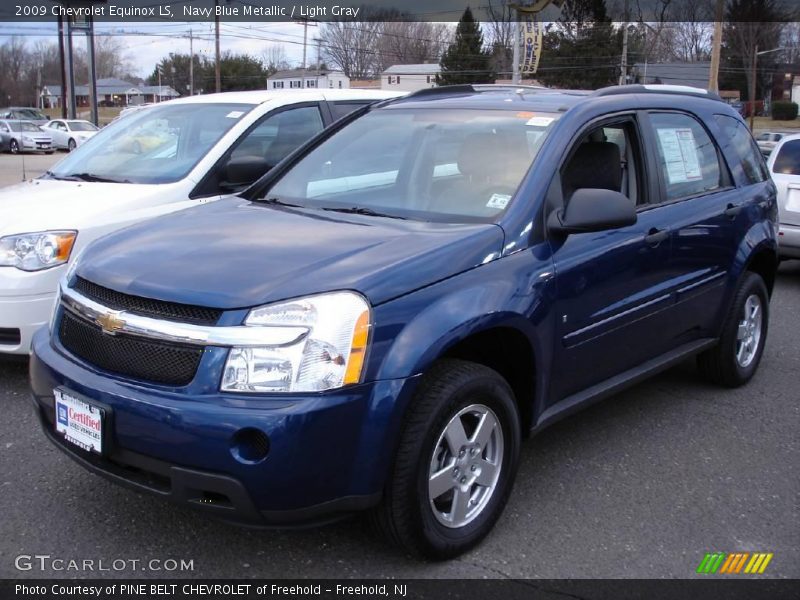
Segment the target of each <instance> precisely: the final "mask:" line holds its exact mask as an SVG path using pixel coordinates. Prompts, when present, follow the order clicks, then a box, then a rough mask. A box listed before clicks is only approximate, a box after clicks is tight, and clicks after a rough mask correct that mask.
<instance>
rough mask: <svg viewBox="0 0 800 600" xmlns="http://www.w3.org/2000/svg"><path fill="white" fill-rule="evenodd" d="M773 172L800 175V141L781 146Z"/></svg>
mask: <svg viewBox="0 0 800 600" xmlns="http://www.w3.org/2000/svg"><path fill="white" fill-rule="evenodd" d="M772 170H773V171H774V172H775V173H781V174H783V175H800V140H792V141H790V142H786V143H785V144H784V145H783V146H781V149H780V151H779V152H778V156H776V157H775V164H773V165H772Z"/></svg>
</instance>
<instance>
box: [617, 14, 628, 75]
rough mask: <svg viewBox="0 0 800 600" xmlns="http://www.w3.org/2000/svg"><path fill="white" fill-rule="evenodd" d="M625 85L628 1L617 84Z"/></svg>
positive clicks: (626, 73) (626, 72)
mask: <svg viewBox="0 0 800 600" xmlns="http://www.w3.org/2000/svg"><path fill="white" fill-rule="evenodd" d="M626 83H628V0H625V26H624V29H623V30H622V60H621V61H620V73H619V84H620V85H625V84H626Z"/></svg>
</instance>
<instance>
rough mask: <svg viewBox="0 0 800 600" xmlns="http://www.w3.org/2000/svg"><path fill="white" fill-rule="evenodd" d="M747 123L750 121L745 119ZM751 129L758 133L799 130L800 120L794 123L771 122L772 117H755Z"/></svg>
mask: <svg viewBox="0 0 800 600" xmlns="http://www.w3.org/2000/svg"><path fill="white" fill-rule="evenodd" d="M746 121H747V122H748V123H749V122H750V120H749V119H746ZM753 129H754V130H756V129H757V130H760V131H772V130H781V129H800V119H795V120H794V121H773V120H772V117H755V119H753Z"/></svg>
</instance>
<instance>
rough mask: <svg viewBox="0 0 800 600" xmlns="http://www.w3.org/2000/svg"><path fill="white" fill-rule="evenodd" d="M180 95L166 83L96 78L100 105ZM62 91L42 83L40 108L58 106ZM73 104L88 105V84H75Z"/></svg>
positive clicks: (163, 99)
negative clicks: (147, 83)
mask: <svg viewBox="0 0 800 600" xmlns="http://www.w3.org/2000/svg"><path fill="white" fill-rule="evenodd" d="M178 96H180V94H179V93H178V92H176V91H175V90H174V89H173V88H171V87H170V86H168V85H162V86H160V87H159V86H157V85H134V84H132V83H130V82H128V81H124V80H122V79H113V78H111V79H98V80H97V103H98V104H99V105H100V106H128V105H131V104H144V103H146V102H164V101H165V100H172V99H173V98H177V97H178ZM61 102H62V93H61V86H60V85H44V86H42V89H41V91H40V92H39V105H40V106H41V108H58V107H60V106H61ZM75 104H76V105H77V106H81V107H85V106H89V86H88V85H76V86H75Z"/></svg>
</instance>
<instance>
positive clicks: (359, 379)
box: [30, 86, 777, 558]
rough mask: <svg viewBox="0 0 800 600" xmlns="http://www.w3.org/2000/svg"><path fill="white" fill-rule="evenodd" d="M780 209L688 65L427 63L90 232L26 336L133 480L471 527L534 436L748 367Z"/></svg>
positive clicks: (744, 132) (264, 507)
mask: <svg viewBox="0 0 800 600" xmlns="http://www.w3.org/2000/svg"><path fill="white" fill-rule="evenodd" d="M776 214H777V209H776V200H775V186H774V185H773V183H772V181H771V180H770V179H769V176H768V173H767V170H766V167H765V165H764V161H763V159H762V157H761V153H760V152H759V151H758V148H757V146H756V144H755V142H754V141H753V139H752V137H751V135H750V133H749V131H748V129H747V127H746V126H745V124H744V122H743V121H742V118H741V117H740V116H739V115H738V114H736V112H735V111H734V110H733V109H732V108H730V107H729V106H727V105H726V104H724V103H723V102H721V101H720V100H719V99H718V98H717V97H715V96H713V95H709V94H704V93H702V92H701V91H699V90H694V91H692V90H691V89H684V90H680V89H676V88H671V87H663V86H626V87H616V88H608V89H603V90H599V91H597V92H593V93H590V92H559V91H551V90H544V89H527V88H503V87H491V86H490V87H480V86H475V87H471V86H456V87H452V88H439V89H434V90H427V91H425V92H421V93H418V94H414V95H411V96H408V97H405V98H402V99H399V100H393V101H388V102H384V103H381V104H377V105H373V106H371V107H365V108H363V109H361V110H360V111H358V112H356V113H354V114H353V115H351V116H349V117H345V118H344V119H342V120H341V121H339V122H337V123H336V124H335V125H334V126H333V127H332V128H331V129H329V130H327V131H325V132H323V133H322V134H320V135H319V136H318V137H316V138H315V139H313V140H311V141H310V142H309V143H308V144H306V145H305V146H303V147H302V148H300V149H299V150H298V151H296V152H295V153H293V154H292V155H291V156H289V157H288V158H287V159H286V160H284V161H283V162H282V163H280V165H278V167H276V168H275V169H274V170H273V171H271V172H270V173H269V174H268V175H267V176H266V177H265V178H264V179H262V180H261V181H260V182H258V183H257V184H256V185H255V186H254V187H253V188H251V189H249V190H248V191H247V192H245V193H244V194H243V195H241V196H231V197H229V198H227V199H223V200H221V201H218V202H215V203H213V204H210V205H206V206H202V207H198V208H194V209H191V210H187V211H183V212H180V213H176V214H174V215H170V216H166V217H163V218H160V219H156V220H153V221H150V222H146V223H142V224H138V225H135V226H133V227H131V228H129V229H127V230H124V231H122V232H118V233H116V234H113V235H111V236H108V237H106V238H103V239H101V240H99V241H97V242H95V243H94V244H92V245H91V246H90V247H89V248H88V249H87V250H86V251H85V252H84V253H83V256H82V257H81V259H80V260H79V261H77V262H76V264H75V265H74V266H73V267H72V268H71V269H70V271H69V272H68V274H67V275H66V277H65V279H64V281H63V282H62V284H61V289H60V299H59V301H58V305H57V308H56V311H55V313H54V315H53V319H52V322H51V324H50V327H49V330H47V329H45V330H42V331H40V332H39V333H38V335H37V337H36V339H35V342H34V354H33V357H32V359H31V363H30V373H31V385H32V389H33V394H34V397H35V405H36V409H37V412H38V415H39V418H40V420H41V423H42V426H43V429H44V432H45V434H46V435H47V437H48V438H49V439H50V440H51V441H52V442H53V443H54V444H55V445H56V446H58V447H59V448H60V449H62V450H63V451H64V452H66V453H67V454H68V455H69V456H71V457H72V458H73V459H75V460H76V461H77V462H78V463H80V464H81V465H83V466H84V467H86V468H87V469H89V470H91V471H94V472H96V473H99V474H101V475H103V476H105V477H107V478H109V479H111V480H112V481H116V482H119V483H122V484H125V485H128V486H130V487H132V488H134V489H136V490H141V491H147V492H152V493H155V494H158V495H160V496H162V497H164V498H168V499H170V500H173V501H175V502H179V503H182V504H185V505H188V506H192V507H195V508H197V509H200V510H203V511H205V512H206V513H207V514H209V515H214V516H216V517H218V518H221V519H225V520H229V521H238V522H248V523H257V524H264V525H279V526H283V525H289V524H297V523H303V524H308V523H314V522H321V521H326V520H330V519H333V518H337V517H339V516H342V515H345V514H348V513H352V512H353V511H360V510H367V511H369V514H370V516H371V520H372V521H373V522H374V524H375V525H376V526H377V527H378V528H379V529H380V530H382V531H383V532H385V533H386V534H387V535H388V536H389V537H390V538H391V539H393V540H394V541H395V542H397V543H399V544H400V545H401V546H402V547H404V548H406V549H408V550H410V551H412V552H414V553H417V554H420V555H422V556H426V557H432V558H446V557H451V556H455V555H457V554H459V553H461V552H463V551H465V550H467V549H469V548H470V547H472V546H474V545H475V544H477V543H478V542H479V541H480V540H481V539H482V538H483V537H484V536H485V535H486V534H487V533H488V532H489V531H490V529H491V528H492V526H493V524H494V523H495V521H496V520H497V519H498V518H499V516H500V514H501V512H502V510H503V507H504V505H505V503H506V500H507V498H508V496H509V493H510V491H511V488H512V484H513V482H514V476H515V472H516V470H517V464H518V459H519V454H520V443H521V440H522V439H523V438H524V437H526V436H528V435H529V434H531V433H535V432H538V431H540V430H542V429H543V428H544V427H547V426H548V425H550V424H552V423H553V422H555V421H556V420H558V419H561V418H563V417H564V416H566V415H568V414H570V413H572V412H573V411H575V410H577V409H579V408H581V407H583V406H586V405H587V404H589V403H592V402H594V401H596V400H598V399H600V398H603V397H606V396H610V395H612V394H615V393H616V392H618V391H619V390H621V389H623V388H625V387H627V386H630V385H631V384H634V383H636V382H638V381H641V380H642V379H643V378H645V377H648V376H650V375H652V374H654V373H657V372H659V371H662V370H664V369H666V368H668V367H670V366H671V365H674V364H676V363H678V362H679V361H683V360H684V359H686V358H687V357H692V356H696V357H697V360H698V364H699V367H700V370H701V371H702V372H703V373H704V374H705V375H707V376H708V377H709V378H710V379H711V380H713V381H715V382H718V383H720V384H722V385H726V386H738V385H741V384H744V383H745V382H747V381H748V380H749V379H750V378H751V377H752V375H753V373H754V372H755V370H756V368H757V366H758V364H759V360H760V358H761V355H762V351H763V348H764V343H765V340H766V335H767V322H768V314H769V297H770V292H771V290H772V286H773V282H774V278H775V271H776V266H777V259H776V255H777V254H776V248H777V246H776Z"/></svg>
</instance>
